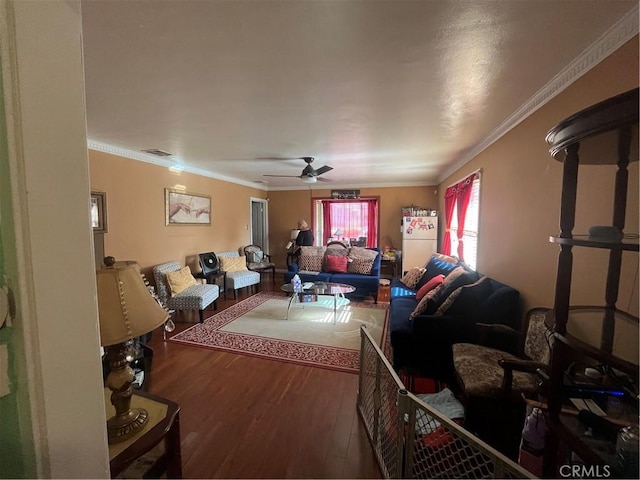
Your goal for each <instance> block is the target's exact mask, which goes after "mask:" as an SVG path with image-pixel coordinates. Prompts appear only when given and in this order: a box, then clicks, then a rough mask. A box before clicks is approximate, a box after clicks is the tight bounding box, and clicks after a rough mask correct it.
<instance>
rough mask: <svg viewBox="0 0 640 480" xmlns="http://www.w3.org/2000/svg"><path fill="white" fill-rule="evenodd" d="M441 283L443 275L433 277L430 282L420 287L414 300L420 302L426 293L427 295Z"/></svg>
mask: <svg viewBox="0 0 640 480" xmlns="http://www.w3.org/2000/svg"><path fill="white" fill-rule="evenodd" d="M442 282H444V275H442V274H441V275H436V276H435V277H433V278H432V279H431V280H429V281H428V282H427V283H425V284H424V285H423V286H422V287H420V290H418V293H416V300H420V299H421V298H422V297H424V296H425V295H426V294H427V293H429V292H430V291H431V290H433V289H434V288H436V287H437V286H438V285H442Z"/></svg>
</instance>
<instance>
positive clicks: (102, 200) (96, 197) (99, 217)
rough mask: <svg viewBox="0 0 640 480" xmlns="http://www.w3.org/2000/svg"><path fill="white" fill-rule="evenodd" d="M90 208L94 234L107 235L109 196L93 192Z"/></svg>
mask: <svg viewBox="0 0 640 480" xmlns="http://www.w3.org/2000/svg"><path fill="white" fill-rule="evenodd" d="M89 208H90V209H91V226H92V227H93V231H94V233H107V194H106V193H104V192H91V200H90V202H89Z"/></svg>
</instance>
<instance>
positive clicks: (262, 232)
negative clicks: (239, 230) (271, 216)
mask: <svg viewBox="0 0 640 480" xmlns="http://www.w3.org/2000/svg"><path fill="white" fill-rule="evenodd" d="M268 205H269V204H268V202H267V200H265V199H263V198H251V243H252V244H253V245H259V246H261V247H262V250H263V251H264V252H268V251H269V228H268V208H267V207H268Z"/></svg>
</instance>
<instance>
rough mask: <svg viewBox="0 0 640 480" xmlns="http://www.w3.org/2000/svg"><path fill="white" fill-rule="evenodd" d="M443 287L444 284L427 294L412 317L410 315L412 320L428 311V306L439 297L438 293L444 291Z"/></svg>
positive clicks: (412, 313)
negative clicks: (434, 298)
mask: <svg viewBox="0 0 640 480" xmlns="http://www.w3.org/2000/svg"><path fill="white" fill-rule="evenodd" d="M442 287H443V286H442V284H440V285H438V286H436V287H435V288H434V289H433V290H431V291H430V292H427V293H426V294H425V296H424V297H422V300H420V302H418V305H417V306H416V308H415V309H414V310H413V312H411V315H410V318H411V320H413V319H414V318H415V317H417V316H418V315H422V314H423V313H424V312H425V311H426V310H427V306H428V305H429V302H431V301H432V300H433V297H435V296H436V295H438V292H439V291H440V290H441V289H442Z"/></svg>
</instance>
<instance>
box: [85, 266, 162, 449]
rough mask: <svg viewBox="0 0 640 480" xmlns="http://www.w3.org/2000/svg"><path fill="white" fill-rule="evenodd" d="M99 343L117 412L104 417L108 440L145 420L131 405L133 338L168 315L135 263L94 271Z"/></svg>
mask: <svg viewBox="0 0 640 480" xmlns="http://www.w3.org/2000/svg"><path fill="white" fill-rule="evenodd" d="M96 279H97V286H98V313H99V319H100V344H101V345H102V346H103V347H106V351H107V360H108V361H109V368H110V371H109V374H108V375H107V381H106V383H107V387H109V389H110V390H111V392H112V393H111V403H112V404H113V406H114V407H115V410H116V414H115V415H114V416H113V417H111V418H110V419H108V420H107V434H108V440H109V443H110V444H112V443H118V442H121V441H123V440H126V439H128V438H130V437H132V436H133V435H135V434H136V433H138V432H139V431H140V430H141V429H142V428H143V427H144V425H145V423H146V422H147V418H148V413H147V411H146V410H144V409H143V408H131V395H132V394H133V387H132V383H133V378H134V375H133V369H132V368H131V366H130V365H129V362H130V361H131V360H133V348H132V346H133V339H134V338H135V337H139V336H140V335H144V334H145V333H149V332H150V331H152V330H154V329H155V328H157V327H159V326H160V325H162V324H163V323H164V322H165V320H166V319H167V318H168V317H169V314H168V313H167V311H166V310H165V309H164V308H162V307H161V306H160V304H158V302H157V301H156V300H155V299H154V298H153V297H152V296H151V293H150V292H149V290H148V289H147V287H146V285H145V284H144V281H143V280H142V276H141V275H140V271H139V270H138V267H137V266H136V265H126V266H122V267H111V268H106V269H103V270H97V271H96Z"/></svg>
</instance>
